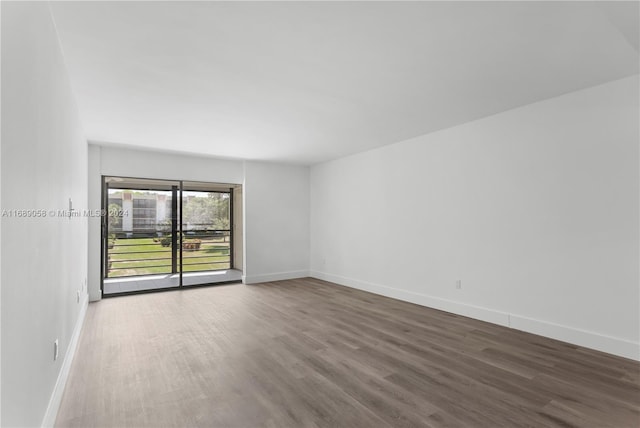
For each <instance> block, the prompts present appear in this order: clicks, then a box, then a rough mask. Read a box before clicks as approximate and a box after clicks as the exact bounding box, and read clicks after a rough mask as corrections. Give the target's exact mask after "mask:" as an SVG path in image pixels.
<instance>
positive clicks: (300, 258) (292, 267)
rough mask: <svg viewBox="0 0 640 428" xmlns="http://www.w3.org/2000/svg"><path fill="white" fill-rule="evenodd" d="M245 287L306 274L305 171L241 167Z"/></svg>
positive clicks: (273, 166)
mask: <svg viewBox="0 0 640 428" xmlns="http://www.w3.org/2000/svg"><path fill="white" fill-rule="evenodd" d="M244 206H245V222H244V223H245V257H244V260H245V266H246V270H245V272H244V280H245V282H246V283H249V284H251V283H258V282H264V281H275V280H280V279H289V278H299V277H304V276H307V275H308V273H309V168H308V167H301V166H284V165H277V164H269V163H260V162H246V163H245V186H244Z"/></svg>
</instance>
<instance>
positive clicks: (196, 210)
mask: <svg viewBox="0 0 640 428" xmlns="http://www.w3.org/2000/svg"><path fill="white" fill-rule="evenodd" d="M182 210H183V211H182V219H183V221H184V222H185V223H186V224H187V225H189V226H192V227H194V228H196V229H228V228H229V224H230V223H229V196H228V194H226V193H217V192H211V193H209V194H207V197H199V196H195V197H189V198H187V199H186V200H184V202H183V207H182Z"/></svg>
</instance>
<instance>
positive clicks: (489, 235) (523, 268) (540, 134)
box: [311, 75, 640, 359]
mask: <svg viewBox="0 0 640 428" xmlns="http://www.w3.org/2000/svg"><path fill="white" fill-rule="evenodd" d="M638 110H639V109H638V76H637V75H636V76H634V77H630V78H626V79H622V80H619V81H615V82H611V83H607V84H604V85H601V86H597V87H593V88H590V89H586V90H582V91H579V92H574V93H570V94H567V95H564V96H561V97H558V98H554V99H550V100H547V101H543V102H539V103H536V104H532V105H528V106H525V107H521V108H518V109H515V110H511V111H508V112H505V113H502V114H498V115H495V116H491V117H488V118H485V119H482V120H478V121H475V122H471V123H468V124H465V125H462V126H458V127H455V128H451V129H446V130H443V131H440V132H436V133H433V134H429V135H426V136H421V137H417V138H414V139H411V140H408V141H404V142H401V143H398V144H395V145H391V146H387V147H383V148H380V149H376V150H372V151H369V152H365V153H361V154H357V155H354V156H350V157H347V158H342V159H339V160H336V161H332V162H327V163H324V164H320V165H316V166H314V167H312V169H311V270H312V275H313V276H315V277H318V278H324V279H327V280H331V281H335V282H338V283H341V284H344V285H349V286H352V287H356V288H361V289H365V290H369V291H372V292H375V293H379V294H384V295H388V296H392V297H396V298H400V299H404V300H407V301H412V302H415V303H419V304H424V305H427V306H432V307H436V308H440V309H444V310H447V311H450V312H455V313H459V314H463V315H468V316H471V317H475V318H479V319H484V320H488V321H491V322H495V323H499V324H504V325H511V326H512V327H514V328H518V329H522V330H526V331H531V332H534V333H538V334H543V335H547V336H550V337H555V338H558V339H561V340H565V341H568V342H573V343H576V344H580V345H584V346H588V347H593V348H596V349H601V350H604V351H607V352H611V353H615V354H619V355H623V356H627V357H630V358H636V359H638V358H639V348H638V336H639V334H640V332H639V326H640V319H639V313H640V308H639V300H640V295H639V273H638V272H639V266H638V264H639V251H638V233H639V227H638V218H639V209H638V203H639V193H640V192H639V175H638V170H639V167H638V155H639V150H638V141H639V136H638V117H639V116H638V114H639V111H638ZM458 279H460V280H462V289H456V287H455V284H456V280H458Z"/></svg>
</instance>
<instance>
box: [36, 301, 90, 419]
mask: <svg viewBox="0 0 640 428" xmlns="http://www.w3.org/2000/svg"><path fill="white" fill-rule="evenodd" d="M88 297H89V296H88V295H86V294H85V297H84V300H83V302H82V307H81V308H80V313H79V314H78V319H77V321H76V325H75V327H74V329H73V333H72V335H71V341H70V342H69V346H68V347H67V352H66V354H65V356H64V361H63V362H62V367H61V368H60V373H59V374H58V379H57V380H56V384H55V386H54V387H53V392H52V393H51V398H50V399H49V405H48V406H47V411H46V413H45V414H44V418H43V419H42V427H46V428H48V427H53V425H54V424H55V423H56V416H58V409H60V402H61V401H62V394H63V393H64V387H65V385H66V384H67V379H68V378H69V372H70V371H71V363H72V362H73V357H74V356H75V354H76V348H77V347H78V341H79V339H80V333H81V332H82V326H83V324H84V318H85V316H86V314H87V306H88V305H89V300H88Z"/></svg>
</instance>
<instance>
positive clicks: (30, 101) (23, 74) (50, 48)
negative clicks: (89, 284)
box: [1, 2, 87, 427]
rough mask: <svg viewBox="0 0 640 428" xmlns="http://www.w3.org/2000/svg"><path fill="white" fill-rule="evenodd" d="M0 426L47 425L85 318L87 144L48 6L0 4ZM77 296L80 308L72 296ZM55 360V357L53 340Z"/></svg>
mask: <svg viewBox="0 0 640 428" xmlns="http://www.w3.org/2000/svg"><path fill="white" fill-rule="evenodd" d="M2 107H3V108H2V125H3V126H2V148H1V150H2V155H1V162H2V169H1V176H2V178H1V185H2V190H1V194H2V208H3V209H4V210H14V209H16V210H22V209H24V210H45V212H46V213H47V215H46V217H41V218H16V217H7V216H3V217H2V244H1V247H2V249H1V251H2V267H3V269H2V272H1V275H2V367H1V375H2V381H1V387H2V421H1V425H2V426H7V427H9V426H39V425H40V424H42V423H43V422H44V423H45V424H50V423H52V422H53V418H54V417H55V413H56V411H57V405H58V404H59V401H58V400H59V399H60V398H61V393H62V388H63V387H64V379H66V377H65V376H64V374H65V373H66V371H67V370H68V368H69V366H70V363H71V358H72V355H73V351H74V350H75V346H74V343H75V342H74V341H75V340H76V339H77V337H78V333H79V331H80V327H81V324H82V320H83V319H84V310H85V308H86V292H85V287H84V281H85V278H86V272H87V220H86V218H84V217H74V218H68V217H56V216H54V215H51V214H50V213H49V212H48V211H49V210H57V209H61V210H62V209H66V208H68V199H69V198H72V200H73V203H74V208H77V209H86V208H87V184H86V183H87V145H86V140H85V139H84V136H83V132H82V129H81V127H80V122H79V120H78V113H77V108H76V105H75V101H74V97H73V95H72V91H71V89H70V86H69V81H68V77H67V73H66V69H65V66H64V61H63V57H62V53H61V50H60V47H59V46H58V38H57V36H56V33H55V29H54V25H53V21H52V19H51V15H50V12H49V6H48V4H47V3H46V2H16V3H12V2H3V4H2ZM78 291H80V292H81V299H80V301H79V302H78V301H77V296H76V293H77V292H78ZM56 338H57V339H58V340H59V349H60V350H59V357H58V359H57V360H56V361H54V359H53V342H54V340H55V339H56Z"/></svg>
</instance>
